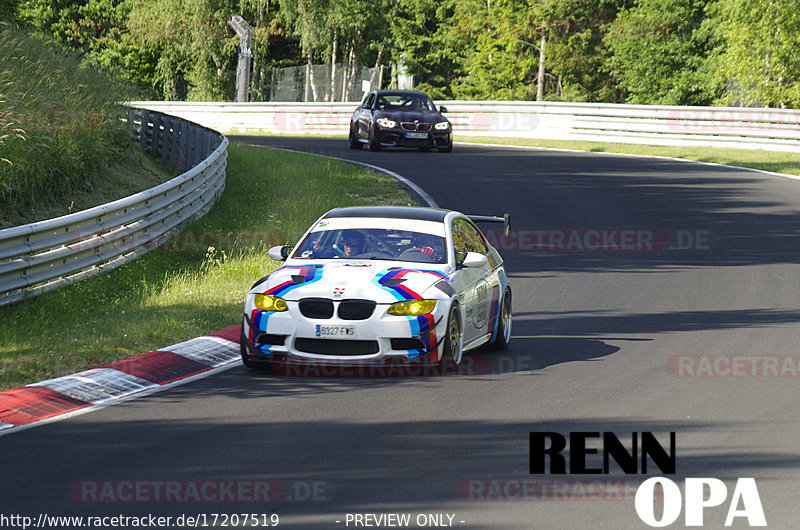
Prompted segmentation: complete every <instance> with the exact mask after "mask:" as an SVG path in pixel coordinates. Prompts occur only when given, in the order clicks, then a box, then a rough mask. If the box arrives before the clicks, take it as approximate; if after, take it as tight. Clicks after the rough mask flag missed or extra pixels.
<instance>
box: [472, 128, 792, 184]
mask: <svg viewBox="0 0 800 530" xmlns="http://www.w3.org/2000/svg"><path fill="white" fill-rule="evenodd" d="M456 141H458V142H468V143H469V142H472V143H485V144H499V145H521V146H528V147H548V148H555V149H573V150H576V151H592V152H597V153H626V154H633V155H646V156H668V157H673V158H685V159H687V160H697V161H700V162H713V163H715V164H727V165H731V166H739V167H749V168H753V169H762V170H764V171H774V172H776V173H787V174H791V175H800V153H782V152H775V151H763V150H760V149H731V148H721V147H697V146H686V147H683V146H659V145H639V144H615V143H601V142H578V141H566V140H539V139H533V138H492V137H483V136H458V135H456Z"/></svg>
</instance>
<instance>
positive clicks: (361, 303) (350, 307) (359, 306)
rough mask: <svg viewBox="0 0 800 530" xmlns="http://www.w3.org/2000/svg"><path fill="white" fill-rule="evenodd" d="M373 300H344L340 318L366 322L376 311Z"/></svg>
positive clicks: (340, 308)
mask: <svg viewBox="0 0 800 530" xmlns="http://www.w3.org/2000/svg"><path fill="white" fill-rule="evenodd" d="M375 305H376V304H375V302H373V301H372V300H355V299H354V300H342V301H341V302H340V303H339V311H338V315H339V318H341V319H342V320H366V319H368V318H369V317H371V316H372V313H373V312H374V311H375Z"/></svg>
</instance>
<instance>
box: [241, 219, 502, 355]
mask: <svg viewBox="0 0 800 530" xmlns="http://www.w3.org/2000/svg"><path fill="white" fill-rule="evenodd" d="M475 222H503V223H505V225H506V233H508V230H509V228H510V224H509V216H508V215H505V216H504V217H482V216H481V217H478V216H472V217H468V216H465V215H463V214H461V213H458V212H454V211H450V210H440V209H433V208H416V207H388V206H387V207H351V208H337V209H335V210H331V211H330V212H328V213H326V214H325V215H323V216H322V217H321V218H320V219H319V220H317V222H316V223H314V225H313V226H312V227H311V228H310V229H309V230H308V231H307V232H306V234H305V235H304V236H303V238H302V239H301V240H300V243H299V244H298V245H296V246H294V247H286V246H285V247H273V248H271V249H270V251H269V255H270V257H271V258H272V259H275V260H277V261H285V264H284V265H283V266H282V267H280V268H279V269H277V270H276V271H275V272H273V273H272V274H270V275H269V276H267V277H265V278H263V279H261V280H259V281H258V282H256V284H255V285H254V286H253V287H252V288H251V289H250V291H249V292H248V294H247V299H246V301H245V308H244V320H243V323H242V335H241V353H242V361H243V362H244V364H245V365H246V366H248V367H253V368H262V369H268V370H269V369H271V368H272V367H273V365H274V364H275V363H300V364H307V363H310V364H315V365H319V364H334V365H337V366H343V365H344V366H347V365H365V364H366V365H372V366H374V365H386V364H394V363H398V362H399V363H402V364H404V365H425V366H427V365H434V366H437V367H440V368H444V369H452V368H454V367H457V366H458V365H459V363H460V362H461V357H462V353H463V352H464V351H466V350H470V349H473V348H477V347H479V346H482V345H485V344H487V343H488V344H489V345H490V346H491V347H494V348H496V349H506V348H507V347H508V344H509V341H510V339H511V288H510V286H509V282H508V278H507V277H506V273H505V270H504V268H503V260H502V258H501V257H500V255H499V254H498V253H497V251H496V250H495V249H494V247H492V246H491V245H490V244H489V242H488V241H487V240H486V238H485V237H484V235H483V234H482V233H481V231H480V230H479V229H478V228H477V226H476V225H475Z"/></svg>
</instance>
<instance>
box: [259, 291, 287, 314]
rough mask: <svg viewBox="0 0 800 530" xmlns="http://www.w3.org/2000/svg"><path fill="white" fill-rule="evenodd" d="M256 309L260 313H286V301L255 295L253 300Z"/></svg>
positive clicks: (268, 295) (266, 295)
mask: <svg viewBox="0 0 800 530" xmlns="http://www.w3.org/2000/svg"><path fill="white" fill-rule="evenodd" d="M253 303H255V305H256V307H257V308H259V309H261V310H262V311H286V310H287V309H288V307H287V306H286V300H284V299H283V298H280V297H278V296H272V295H271V294H257V295H256V296H255V300H253Z"/></svg>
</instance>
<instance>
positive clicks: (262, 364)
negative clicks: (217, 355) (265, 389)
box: [239, 337, 272, 374]
mask: <svg viewBox="0 0 800 530" xmlns="http://www.w3.org/2000/svg"><path fill="white" fill-rule="evenodd" d="M246 340H247V339H245V338H244V337H242V338H241V339H239V352H240V353H241V355H242V364H244V365H245V366H246V367H248V368H250V369H251V370H258V371H259V372H264V373H267V374H271V373H272V361H256V360H253V359H251V358H250V356H249V355H247V346H246V344H245V341H246Z"/></svg>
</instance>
